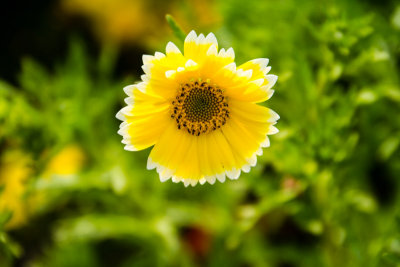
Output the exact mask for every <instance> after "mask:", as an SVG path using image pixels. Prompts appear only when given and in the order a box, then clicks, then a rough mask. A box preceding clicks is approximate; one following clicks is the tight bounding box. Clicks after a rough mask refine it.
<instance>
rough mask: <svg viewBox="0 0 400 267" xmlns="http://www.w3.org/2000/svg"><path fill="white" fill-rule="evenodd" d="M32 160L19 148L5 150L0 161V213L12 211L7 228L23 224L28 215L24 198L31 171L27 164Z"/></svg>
mask: <svg viewBox="0 0 400 267" xmlns="http://www.w3.org/2000/svg"><path fill="white" fill-rule="evenodd" d="M31 163H32V160H31V159H30V158H29V157H28V156H27V155H26V154H24V153H23V152H21V151H19V150H11V151H9V152H7V153H6V154H5V155H4V156H3V157H2V158H1V162H0V186H1V187H3V188H2V191H1V192H0V213H2V212H12V217H11V219H10V221H8V222H7V224H6V225H5V227H6V228H7V229H12V228H17V227H19V226H21V225H23V224H24V223H25V222H26V220H27V217H28V215H29V214H28V210H27V205H26V199H25V198H24V195H25V193H26V189H27V188H26V182H27V180H28V178H29V176H30V175H31V173H32V169H31V168H30V167H29V165H30V164H31Z"/></svg>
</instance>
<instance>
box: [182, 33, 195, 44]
mask: <svg viewBox="0 0 400 267" xmlns="http://www.w3.org/2000/svg"><path fill="white" fill-rule="evenodd" d="M196 39H197V35H196V32H195V31H194V30H192V31H191V32H190V33H189V34H188V35H187V36H186V38H185V43H188V42H195V41H196Z"/></svg>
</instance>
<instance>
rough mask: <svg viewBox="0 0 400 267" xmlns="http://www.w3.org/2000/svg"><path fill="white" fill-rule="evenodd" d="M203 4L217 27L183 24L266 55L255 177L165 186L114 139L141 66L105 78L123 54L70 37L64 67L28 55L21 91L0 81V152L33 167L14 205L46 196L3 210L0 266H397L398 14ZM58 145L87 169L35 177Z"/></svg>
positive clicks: (246, 52) (294, 4)
mask: <svg viewBox="0 0 400 267" xmlns="http://www.w3.org/2000/svg"><path fill="white" fill-rule="evenodd" d="M178 2H179V1H178ZM183 2H186V1H182V3H183ZM179 3H181V2H179ZM212 3H213V5H214V6H215V9H216V10H217V13H218V14H219V16H220V17H221V22H220V23H218V24H216V25H215V26H212V27H210V26H208V27H203V28H196V21H193V22H192V24H189V25H190V26H191V27H192V28H194V29H195V30H196V31H197V32H198V33H200V32H203V33H208V32H209V31H212V32H214V33H215V35H216V36H217V38H218V40H219V43H220V46H221V47H225V48H228V47H233V48H234V50H235V54H236V62H237V63H239V64H240V63H243V62H245V61H247V60H250V59H253V58H258V57H268V58H269V59H270V64H271V66H272V71H271V73H273V74H277V75H278V76H279V79H278V82H277V84H276V86H275V95H274V96H273V97H272V98H271V99H270V100H269V101H267V103H266V105H267V106H268V107H271V108H272V109H273V110H275V111H276V112H277V113H278V114H279V115H280V117H281V119H280V120H279V122H278V124H277V127H278V128H279V130H280V132H279V134H277V135H274V136H272V137H271V147H270V148H267V149H265V150H264V155H263V156H262V157H260V158H259V160H258V164H257V166H256V167H254V168H253V169H252V170H251V172H250V173H248V174H242V175H241V177H240V178H239V180H237V181H226V182H225V183H223V184H222V183H218V182H217V183H216V184H214V185H209V184H205V185H202V186H196V187H188V188H185V187H184V186H183V184H181V183H180V184H174V183H172V182H170V181H168V182H165V183H161V182H160V181H159V179H158V176H157V173H156V172H155V171H148V170H146V160H147V156H148V154H149V151H150V150H149V149H146V150H145V151H140V152H127V151H124V150H123V145H122V144H121V143H120V141H121V137H120V136H119V135H118V134H117V130H118V127H119V121H117V119H116V118H115V114H116V112H117V111H118V110H119V109H120V108H121V107H122V106H123V105H124V103H123V98H124V93H123V91H122V87H123V86H125V85H128V84H131V83H133V82H135V81H138V80H139V79H140V73H141V70H140V67H138V68H137V70H136V72H133V73H130V74H129V73H128V74H126V73H123V72H121V73H118V72H117V73H116V71H115V70H116V69H117V65H118V60H117V59H118V55H120V54H121V53H122V51H123V49H122V48H121V46H118V45H116V44H113V43H112V42H102V43H101V45H100V48H101V49H100V50H99V53H98V54H97V55H95V56H93V54H92V53H90V52H91V51H90V48H89V45H88V44H87V43H86V41H85V39H84V38H82V36H79V34H78V35H74V34H70V35H68V38H69V40H70V41H69V46H68V47H69V48H68V53H67V55H66V56H65V58H64V59H60V60H54V62H52V63H51V66H50V67H45V66H44V65H43V64H42V63H41V62H40V59H36V58H35V56H34V55H33V56H29V55H28V56H25V55H24V56H23V57H21V70H20V71H19V72H18V73H15V77H16V82H14V81H11V80H7V79H4V80H2V81H1V83H0V155H2V156H3V157H5V155H6V154H7V153H8V152H9V151H10V150H16V149H17V150H18V151H22V152H23V154H25V155H27V156H28V157H30V158H31V159H32V161H31V163H30V165H29V166H30V168H31V174H30V177H29V179H26V181H25V182H24V186H25V187H26V188H25V191H24V194H23V195H22V196H21V199H19V200H17V199H13V201H21V202H23V203H25V202H27V203H28V202H29V201H31V200H30V199H31V196H33V195H35V194H36V195H37V194H40V195H41V196H42V198H43V199H44V200H43V201H42V202H40V203H41V204H40V205H39V204H36V206H35V209H33V210H34V212H33V211H29V210H27V211H26V213H27V215H26V217H27V218H26V221H25V223H23V224H21V225H19V226H18V227H13V228H11V229H10V228H8V227H6V225H7V220H10V219H12V216H13V210H7V209H5V210H2V211H1V214H2V216H1V218H0V219H1V225H2V226H1V227H0V266H34V267H39V266H55V267H58V266H60V267H64V266H65V267H67V266H75V267H79V266H115V267H117V266H121V267H122V266H123V267H125V266H279V267H284V266H400V218H399V217H398V216H399V206H400V199H399V180H398V179H399V176H400V149H399V143H400V116H399V115H400V89H399V71H400V5H399V4H398V3H397V4H396V1H384V2H382V3H381V2H379V3H378V2H377V1H372V0H371V1H361V0H360V1H355V0H350V1H317V0H315V1H294V0H283V1H256V0H246V1H242V0H220V1H214V2H212ZM186 8H190V5H187V7H186ZM187 12H189V13H190V10H187ZM178 23H179V21H178ZM165 25H167V22H165ZM185 30H191V29H185ZM168 40H172V41H174V42H176V43H177V44H178V45H180V46H181V45H182V44H181V43H179V42H180V41H179V39H178V38H177V37H174V35H173V31H172V30H170V31H169V32H168V35H167V36H165V38H161V39H160V40H159V41H158V43H157V45H156V47H144V48H142V49H143V50H144V51H145V52H146V53H149V54H150V53H154V52H155V49H157V50H158V51H163V50H164V47H165V45H166V43H167V41H168ZM3 52H4V51H3ZM132 60H133V61H140V60H141V58H140V55H137V57H136V58H132ZM0 77H1V74H0ZM69 144H75V145H78V146H79V147H80V148H81V149H82V151H83V153H84V154H85V158H86V160H85V164H84V166H83V167H82V168H81V169H79V170H78V171H77V172H76V173H74V174H73V175H69V176H68V177H58V176H56V177H53V178H51V179H50V178H47V179H45V178H43V176H44V174H43V173H44V171H45V170H46V166H47V165H48V164H49V162H50V160H51V158H52V156H54V155H56V154H57V153H58V152H60V151H61V150H62V149H63V148H64V147H65V146H67V145H69ZM45 152H46V153H45ZM43 155H45V156H43ZM0 167H1V165H0ZM0 179H1V178H0ZM2 179H5V178H2ZM6 186H7V183H5V184H3V185H2V188H3V190H5V189H4V187H6ZM0 196H1V195H0ZM28 204H29V203H28ZM38 205H39V206H38ZM28 206H29V205H28ZM28 213H29V215H28Z"/></svg>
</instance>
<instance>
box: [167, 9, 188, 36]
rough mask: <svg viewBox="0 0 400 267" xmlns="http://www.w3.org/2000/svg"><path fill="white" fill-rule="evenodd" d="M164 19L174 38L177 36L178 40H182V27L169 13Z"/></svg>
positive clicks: (183, 33)
mask: <svg viewBox="0 0 400 267" xmlns="http://www.w3.org/2000/svg"><path fill="white" fill-rule="evenodd" d="M165 19H166V20H167V22H168V24H169V26H170V27H171V29H172V31H173V33H174V35H175V36H176V38H178V39H179V40H180V41H182V42H184V41H185V37H186V34H185V32H184V31H183V30H182V27H181V26H180V25H179V24H178V23H177V22H176V20H175V19H174V18H173V17H172V16H171V15H169V14H167V15H166V16H165Z"/></svg>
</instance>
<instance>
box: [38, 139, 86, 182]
mask: <svg viewBox="0 0 400 267" xmlns="http://www.w3.org/2000/svg"><path fill="white" fill-rule="evenodd" d="M85 161H86V155H85V153H84V151H83V150H82V148H81V147H80V146H78V145H75V144H71V145H68V146H66V147H64V148H63V149H62V150H61V151H60V152H58V153H57V154H56V155H55V156H54V157H53V158H52V159H51V160H50V162H49V164H48V165H47V167H46V169H45V171H44V173H43V177H45V178H49V177H51V176H53V175H57V176H70V175H74V174H77V173H79V172H80V171H81V169H82V168H83V166H84V164H85Z"/></svg>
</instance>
